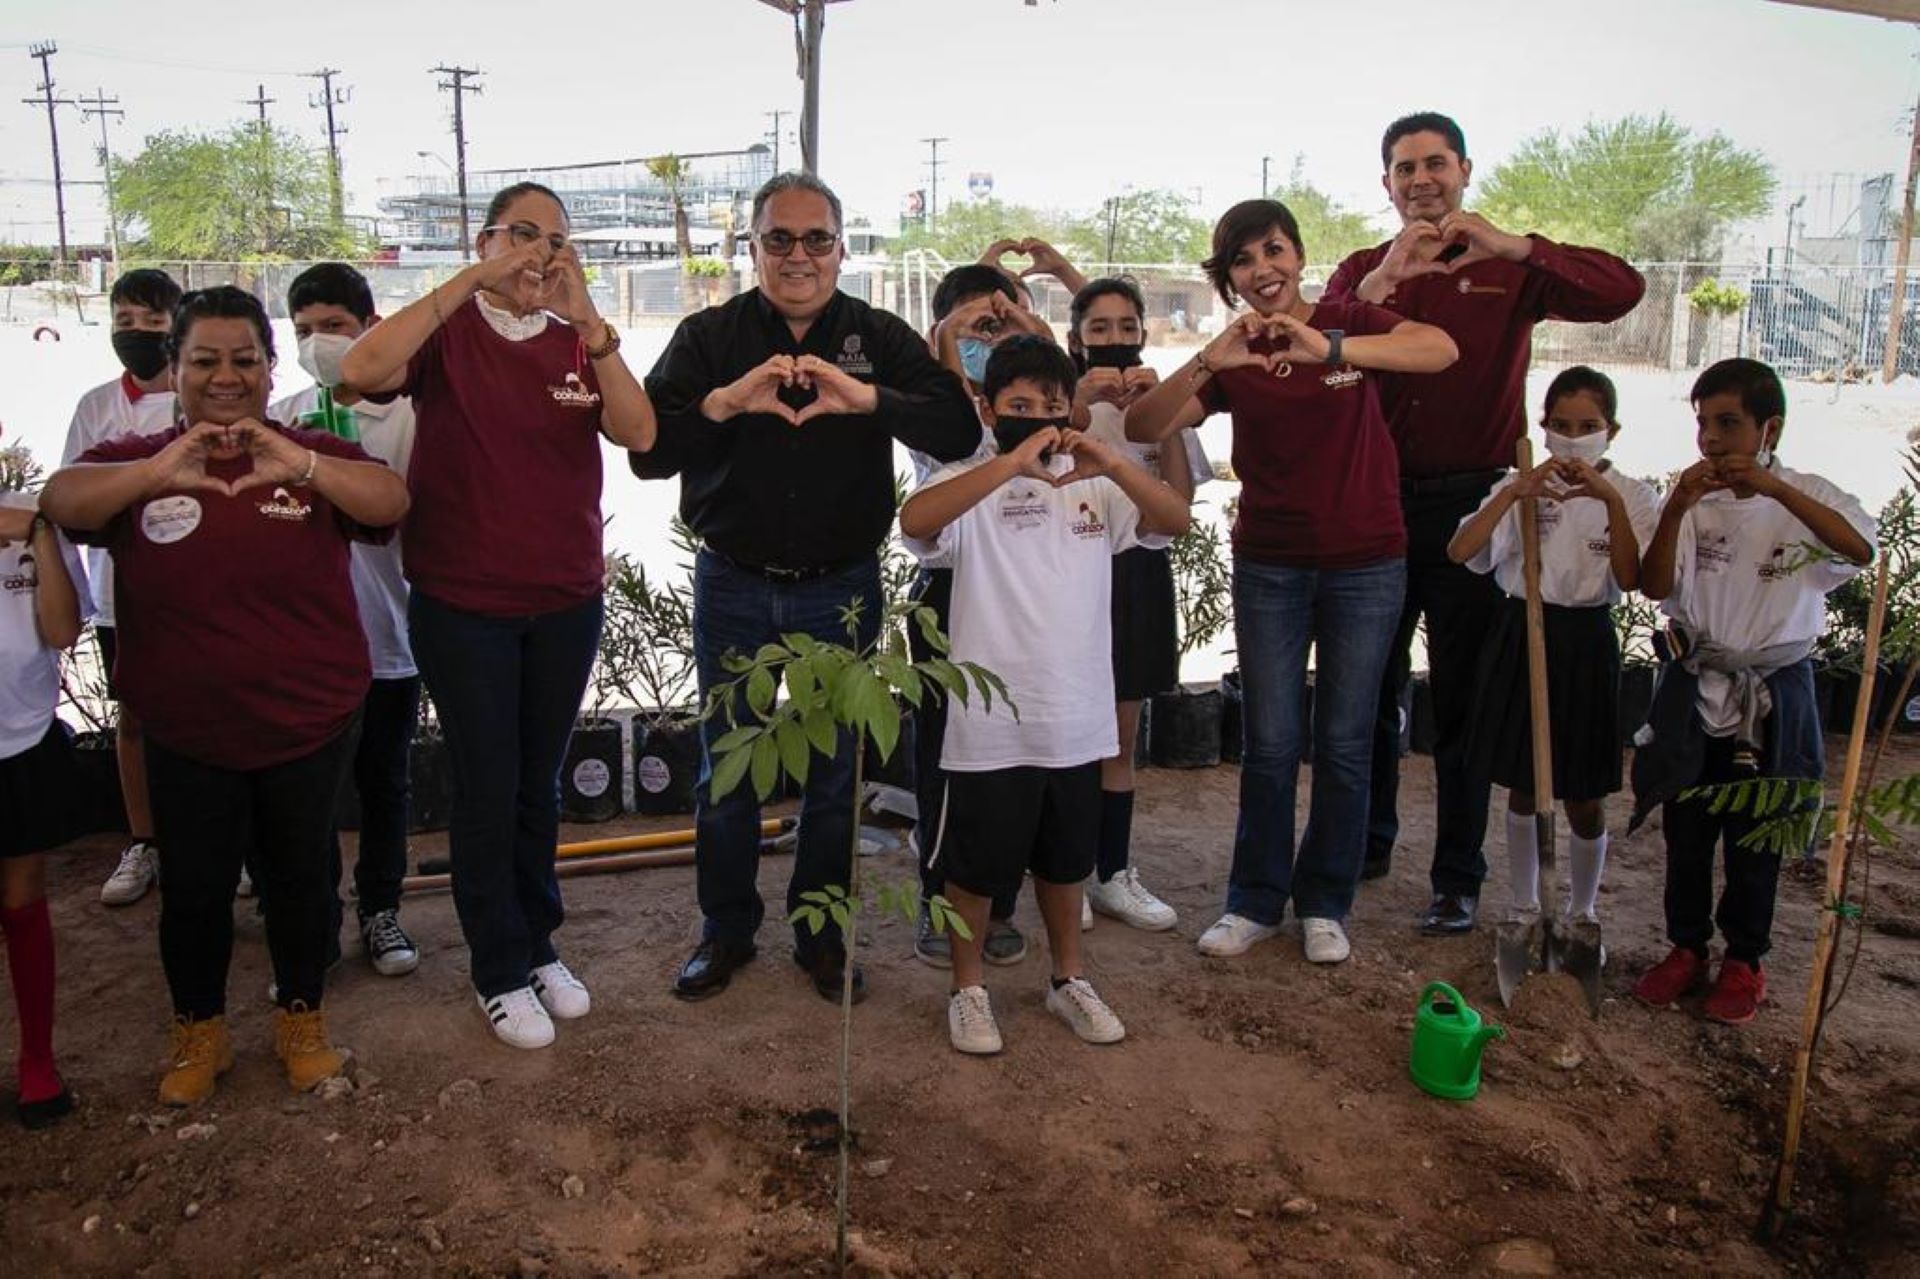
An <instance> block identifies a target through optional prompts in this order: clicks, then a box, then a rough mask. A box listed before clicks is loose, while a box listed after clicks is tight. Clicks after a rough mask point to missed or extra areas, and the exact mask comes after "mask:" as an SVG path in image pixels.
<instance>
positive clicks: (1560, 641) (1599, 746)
mask: <svg viewBox="0 0 1920 1279" xmlns="http://www.w3.org/2000/svg"><path fill="white" fill-rule="evenodd" d="M1544 621H1545V623H1546V638H1547V708H1548V716H1549V723H1550V724H1551V725H1552V738H1553V794H1554V798H1556V799H1573V800H1587V799H1601V798H1604V797H1605V796H1608V795H1611V794H1613V793H1614V792H1615V791H1617V790H1619V789H1620V643H1619V639H1618V638H1617V637H1616V635H1615V634H1614V629H1613V611H1612V610H1611V609H1608V608H1562V607H1560V606H1559V605H1556V604H1548V605H1546V606H1545V614H1544ZM1474 692H1475V700H1474V709H1473V719H1472V721H1471V724H1470V726H1469V728H1468V730H1467V758H1468V760H1469V762H1470V763H1471V764H1472V766H1473V767H1474V770H1475V771H1476V772H1479V773H1480V774H1481V775H1482V776H1484V777H1489V778H1491V779H1492V780H1493V781H1494V782H1495V783H1497V784H1498V785H1501V786H1506V787H1510V788H1511V787H1518V788H1519V789H1521V790H1526V791H1531V790H1533V789H1534V778H1533V724H1532V714H1531V711H1530V704H1529V700H1528V694H1527V607H1526V602H1525V601H1524V600H1517V599H1513V598H1511V597H1509V598H1507V599H1505V600H1503V601H1502V602H1501V605H1500V611H1499V613H1498V614H1497V615H1496V616H1495V618H1494V621H1493V625H1492V626H1491V627H1489V628H1488V631H1487V640H1486V647H1485V648H1484V649H1482V650H1481V652H1480V666H1479V670H1478V672H1477V679H1476V682H1475V685H1474Z"/></svg>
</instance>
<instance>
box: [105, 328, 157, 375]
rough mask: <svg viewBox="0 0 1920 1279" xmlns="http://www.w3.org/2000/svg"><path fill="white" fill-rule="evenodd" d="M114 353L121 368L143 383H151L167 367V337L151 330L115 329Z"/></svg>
mask: <svg viewBox="0 0 1920 1279" xmlns="http://www.w3.org/2000/svg"><path fill="white" fill-rule="evenodd" d="M113 353H114V355H115V356H117V357H119V360H120V367H121V368H123V369H125V370H126V371H127V372H129V373H131V374H133V375H134V377H136V378H138V379H140V381H142V382H151V381H152V380H153V379H154V378H157V377H159V376H160V374H161V372H162V370H164V369H165V368H166V367H167V335H166V334H164V333H155V332H154V331H153V330H151V329H115V330H114V331H113Z"/></svg>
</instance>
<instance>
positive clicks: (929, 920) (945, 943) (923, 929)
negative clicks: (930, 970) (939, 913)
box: [913, 910, 953, 968]
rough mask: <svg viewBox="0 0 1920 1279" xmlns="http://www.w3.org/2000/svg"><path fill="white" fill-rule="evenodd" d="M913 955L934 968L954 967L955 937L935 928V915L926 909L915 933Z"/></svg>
mask: <svg viewBox="0 0 1920 1279" xmlns="http://www.w3.org/2000/svg"><path fill="white" fill-rule="evenodd" d="M913 957H914V958H915V959H917V960H919V961H920V962H921V963H923V964H928V965H931V966H932V967H934V968H951V967H953V938H951V937H949V936H948V935H947V934H946V933H944V932H939V931H937V930H935V928H934V926H933V916H931V915H929V914H928V913H927V912H926V911H924V910H923V911H921V912H920V924H919V926H918V927H917V928H916V929H915V930H914V934H913Z"/></svg>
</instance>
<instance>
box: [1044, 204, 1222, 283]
mask: <svg viewBox="0 0 1920 1279" xmlns="http://www.w3.org/2000/svg"><path fill="white" fill-rule="evenodd" d="M1068 239H1069V240H1070V241H1071V242H1072V243H1073V244H1074V246H1075V248H1076V249H1078V250H1079V257H1078V258H1076V259H1075V260H1076V261H1082V260H1084V261H1086V262H1092V263H1103V262H1138V263H1153V264H1156V265H1157V264H1160V263H1179V264H1182V265H1189V266H1190V265H1192V264H1194V263H1196V262H1198V261H1200V260H1201V259H1202V258H1204V257H1206V256H1207V253H1208V251H1209V250H1210V249H1211V247H1212V240H1213V228H1212V227H1211V226H1210V225H1209V224H1208V223H1207V222H1206V221H1205V220H1203V219H1202V218H1200V217H1199V216H1198V215H1197V214H1195V213H1194V211H1193V202H1192V201H1191V200H1189V199H1187V197H1186V196H1184V195H1181V194H1180V193H1179V192H1177V191H1168V190H1164V189H1154V190H1150V191H1123V192H1121V193H1119V194H1118V195H1113V196H1109V197H1108V198H1107V199H1106V200H1104V201H1103V202H1102V203H1101V205H1100V208H1099V209H1098V210H1096V211H1095V212H1094V213H1093V214H1092V216H1090V217H1081V218H1078V219H1076V220H1075V221H1074V223H1073V230H1072V233H1071V234H1070V235H1069V236H1068ZM1062 247H1064V246H1062ZM1069 256H1072V255H1069Z"/></svg>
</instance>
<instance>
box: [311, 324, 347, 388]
mask: <svg viewBox="0 0 1920 1279" xmlns="http://www.w3.org/2000/svg"><path fill="white" fill-rule="evenodd" d="M353 341H354V340H353V339H352V338H350V337H348V336H347V335H346V334H344V333H309V334H307V336H305V337H303V338H301V339H300V357H299V358H300V367H301V368H303V369H305V370H306V371H307V373H308V374H309V375H310V376H311V377H312V378H313V380H314V381H316V382H318V383H319V384H320V385H321V386H325V387H335V386H339V385H340V383H341V381H342V380H343V379H342V378H341V376H340V362H341V361H342V360H344V359H346V358H347V351H348V350H349V349H350V348H351V347H352V346H353Z"/></svg>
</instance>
